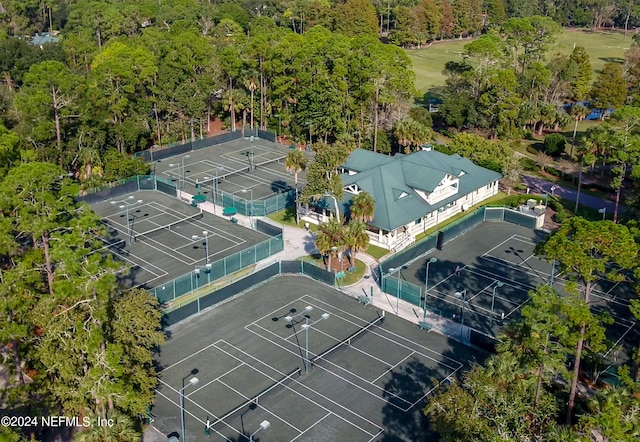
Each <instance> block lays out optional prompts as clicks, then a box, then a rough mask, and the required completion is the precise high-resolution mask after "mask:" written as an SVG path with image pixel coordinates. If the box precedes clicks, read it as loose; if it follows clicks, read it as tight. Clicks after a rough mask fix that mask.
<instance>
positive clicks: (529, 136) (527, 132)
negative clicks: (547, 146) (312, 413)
mask: <svg viewBox="0 0 640 442" xmlns="http://www.w3.org/2000/svg"><path fill="white" fill-rule="evenodd" d="M522 137H523V138H524V139H525V140H533V132H531V131H530V130H528V129H525V130H524V131H523V132H522Z"/></svg>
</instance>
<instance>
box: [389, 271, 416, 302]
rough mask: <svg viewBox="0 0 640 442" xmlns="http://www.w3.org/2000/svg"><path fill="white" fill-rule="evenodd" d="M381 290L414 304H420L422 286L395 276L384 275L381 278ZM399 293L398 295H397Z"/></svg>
mask: <svg viewBox="0 0 640 442" xmlns="http://www.w3.org/2000/svg"><path fill="white" fill-rule="evenodd" d="M382 291H383V292H385V293H387V294H389V295H392V296H395V297H396V298H398V297H399V299H401V300H403V301H407V302H410V303H411V304H414V305H420V294H421V293H422V287H419V286H417V285H415V284H412V283H410V282H408V281H405V280H403V279H402V278H398V277H396V276H385V277H384V279H383V280H382ZM398 294H399V295H398Z"/></svg>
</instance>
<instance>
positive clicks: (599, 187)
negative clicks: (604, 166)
mask: <svg viewBox="0 0 640 442" xmlns="http://www.w3.org/2000/svg"><path fill="white" fill-rule="evenodd" d="M586 187H587V189H589V190H593V191H595V192H604V193H609V192H613V189H612V188H611V187H609V186H607V185H606V184H601V183H589V185H588V186H586Z"/></svg>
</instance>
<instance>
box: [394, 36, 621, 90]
mask: <svg viewBox="0 0 640 442" xmlns="http://www.w3.org/2000/svg"><path fill="white" fill-rule="evenodd" d="M470 41H471V40H469V39H464V40H453V41H446V42H434V43H433V44H432V45H431V46H430V47H428V48H423V49H407V50H406V53H407V55H408V56H409V58H410V59H411V61H412V62H413V71H414V72H415V73H416V89H417V90H418V91H419V92H421V93H426V92H427V91H428V90H429V89H431V88H432V87H434V86H441V85H443V84H444V80H445V77H444V75H442V70H443V69H444V65H445V63H446V62H447V61H451V60H454V61H462V53H463V51H464V45H466V44H467V43H469V42H470ZM631 42H632V40H631V34H629V35H627V37H626V38H624V35H623V34H622V33H618V32H608V31H595V32H592V31H589V30H565V31H564V32H563V33H562V34H561V35H560V36H558V39H557V41H556V43H555V45H554V46H553V47H552V48H551V49H550V50H549V52H548V57H552V56H553V55H554V54H557V53H562V54H570V53H571V51H573V47H574V45H575V46H583V47H584V48H585V49H586V51H587V53H588V54H589V58H590V60H591V67H592V68H593V78H594V79H595V78H596V76H597V75H598V74H599V73H600V71H601V70H602V66H603V65H604V64H605V63H608V62H612V61H614V62H620V63H622V62H623V61H624V52H625V51H626V50H627V49H629V47H630V46H631Z"/></svg>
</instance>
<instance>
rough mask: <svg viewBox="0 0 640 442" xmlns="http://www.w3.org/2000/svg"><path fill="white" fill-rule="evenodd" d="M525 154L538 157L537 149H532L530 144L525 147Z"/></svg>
mask: <svg viewBox="0 0 640 442" xmlns="http://www.w3.org/2000/svg"><path fill="white" fill-rule="evenodd" d="M527 152H529V153H530V154H533V155H538V154H539V153H540V152H539V151H538V149H536V148H535V147H533V146H532V145H531V144H529V145H528V146H527Z"/></svg>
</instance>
